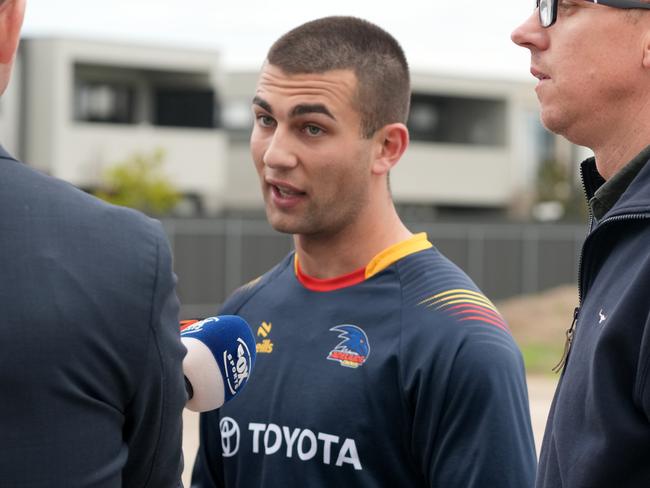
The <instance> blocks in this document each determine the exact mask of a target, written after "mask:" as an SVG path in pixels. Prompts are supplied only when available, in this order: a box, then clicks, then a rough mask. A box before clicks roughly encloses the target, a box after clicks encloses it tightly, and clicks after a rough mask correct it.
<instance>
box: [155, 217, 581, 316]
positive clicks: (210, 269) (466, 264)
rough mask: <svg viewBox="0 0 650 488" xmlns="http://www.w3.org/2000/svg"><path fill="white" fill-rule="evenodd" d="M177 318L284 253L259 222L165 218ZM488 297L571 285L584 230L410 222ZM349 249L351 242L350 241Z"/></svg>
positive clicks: (209, 309)
mask: <svg viewBox="0 0 650 488" xmlns="http://www.w3.org/2000/svg"><path fill="white" fill-rule="evenodd" d="M163 224H164V226H165V229H166V230H167V233H168V235H169V238H170V241H171V243H172V248H173V251H174V260H175V263H174V267H175V270H176V274H177V275H178V278H179V282H178V294H179V297H180V300H181V303H182V304H183V306H182V311H181V313H182V316H183V317H199V316H207V315H214V314H215V313H216V311H217V309H218V306H219V304H220V303H222V302H223V300H224V299H225V298H226V297H227V296H228V295H229V294H230V293H231V292H232V291H233V290H234V289H235V288H237V287H238V286H240V285H241V284H243V283H246V282H248V281H249V280H251V279H253V278H256V277H257V276H259V275H261V274H262V273H264V272H265V271H267V270H268V269H270V268H271V267H272V266H273V265H274V264H275V263H277V262H278V261H279V260H280V259H282V258H283V257H284V256H285V255H286V254H287V253H288V252H289V251H290V250H291V248H292V240H291V238H290V236H287V235H284V234H280V233H278V232H275V231H274V230H273V229H272V228H271V227H270V226H269V225H268V224H267V223H266V222H265V221H252V220H234V219H223V220H220V219H200V220H194V219H178V220H173V219H167V220H164V221H163ZM407 225H408V227H409V228H410V229H411V230H412V231H414V232H416V231H417V232H421V231H424V232H427V233H428V235H429V240H431V241H432V242H433V244H434V245H435V246H436V248H438V249H439V250H440V251H441V252H442V253H443V254H445V255H446V256H447V257H448V258H450V259H451V260H452V261H454V262H455V263H456V264H458V265H459V266H460V267H461V268H462V269H464V270H465V271H466V272H467V274H469V276H471V277H472V279H473V280H474V281H475V282H476V283H477V285H478V286H479V287H480V288H481V289H482V290H483V291H484V292H485V293H486V295H488V296H489V297H490V298H491V299H493V300H499V299H503V298H508V297H511V296H514V295H519V294H522V293H533V292H537V291H541V290H544V289H547V288H550V287H553V286H556V285H560V284H565V283H574V282H575V281H576V277H577V268H578V259H579V254H580V248H581V246H582V242H583V240H584V237H585V230H586V227H585V226H584V225H564V224H509V223H498V224H492V223H485V222H481V223H477V222H471V223H470V222H468V223H421V222H410V223H408V224H407ZM351 245H353V244H351Z"/></svg>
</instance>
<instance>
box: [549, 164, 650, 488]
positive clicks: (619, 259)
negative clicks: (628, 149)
mask: <svg viewBox="0 0 650 488" xmlns="http://www.w3.org/2000/svg"><path fill="white" fill-rule="evenodd" d="M582 175H583V181H584V183H585V189H586V192H587V196H588V197H589V198H591V197H592V196H593V194H594V192H595V191H596V189H597V188H598V187H599V186H600V185H602V184H603V182H604V180H603V179H602V178H601V177H600V175H598V173H597V171H596V167H595V163H594V161H593V159H590V160H587V161H585V163H583V166H582ZM579 287H580V308H579V310H578V314H577V321H576V323H575V329H574V334H573V344H572V347H571V350H570V353H569V358H568V362H567V365H566V368H565V371H564V373H563V375H562V378H561V380H560V384H559V385H558V388H557V391H556V393H555V398H554V400H553V405H552V406H551V412H550V415H549V420H548V424H547V426H546V434H545V436H544V442H543V445H542V453H541V457H540V465H539V471H538V477H537V487H538V488H559V487H570V488H613V487H625V488H635V487H639V488H640V487H643V488H647V487H649V486H650V384H649V379H648V369H649V368H650V163H646V164H645V166H644V167H643V168H642V169H641V170H640V172H639V174H638V175H637V176H636V177H635V178H634V180H633V181H632V182H631V183H630V185H629V186H628V188H627V190H626V191H625V192H624V193H623V194H622V196H621V197H620V198H619V200H618V201H617V202H616V204H615V205H614V206H613V207H612V208H611V209H610V210H609V211H608V212H607V213H606V214H605V215H604V216H603V218H602V219H600V220H599V221H598V222H596V223H594V224H593V227H592V229H591V231H590V232H589V235H588V236H587V239H586V240H585V243H584V246H583V251H582V257H581V265H580V281H579Z"/></svg>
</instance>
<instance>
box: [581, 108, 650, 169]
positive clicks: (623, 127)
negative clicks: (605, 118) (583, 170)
mask: <svg viewBox="0 0 650 488" xmlns="http://www.w3.org/2000/svg"><path fill="white" fill-rule="evenodd" d="M648 110H650V99H647V100H645V101H644V102H641V103H638V104H637V105H636V107H635V109H634V111H633V113H632V116H631V117H627V118H626V120H627V121H628V122H621V123H617V124H611V125H610V126H609V128H608V130H607V131H606V133H607V134H608V136H607V137H605V138H602V139H599V140H595V141H594V143H593V144H590V145H589V146H588V147H590V148H591V149H592V150H593V152H594V156H595V157H596V167H597V168H598V172H599V173H600V175H601V176H602V177H603V178H605V180H609V179H610V178H611V177H612V176H614V175H615V174H616V173H618V171H620V169H621V168H622V167H623V166H625V165H626V164H627V163H629V162H630V161H631V160H632V159H634V157H635V156H636V155H637V154H639V153H640V152H641V151H642V150H643V149H644V148H645V147H647V146H648V144H650V120H647V115H646V114H648V113H649V112H648ZM630 121H631V122H630Z"/></svg>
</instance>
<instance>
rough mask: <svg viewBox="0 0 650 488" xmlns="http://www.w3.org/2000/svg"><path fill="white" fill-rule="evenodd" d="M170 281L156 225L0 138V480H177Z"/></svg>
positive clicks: (10, 483) (178, 399) (54, 487)
mask: <svg viewBox="0 0 650 488" xmlns="http://www.w3.org/2000/svg"><path fill="white" fill-rule="evenodd" d="M175 283H176V277H175V275H174V274H173V271H172V260H171V253H170V249H169V245H168V242H167V239H166V237H165V235H164V233H163V230H162V227H161V225H160V223H158V222H156V221H154V220H152V219H149V218H147V217H145V216H144V215H142V214H140V213H139V212H136V211H133V210H129V209H125V208H120V207H115V206H112V205H108V204H106V203H104V202H101V201H99V200H98V199H96V198H94V197H91V196H89V195H87V194H85V193H83V192H81V191H79V190H77V189H76V188H74V187H72V186H71V185H69V184H67V183H65V182H62V181H60V180H57V179H54V178H51V177H48V176H45V175H43V174H41V173H39V172H37V171H34V170H33V169H30V168H29V167H27V166H25V165H23V164H21V163H20V162H18V161H16V160H15V159H14V158H12V157H11V156H10V155H9V154H7V152H6V151H5V150H4V149H2V148H1V147H0V486H2V487H5V486H6V487H11V488H20V487H30V488H41V487H42V488H46V487H47V488H74V487H97V488H117V487H124V488H126V487H152V488H166V487H176V486H179V485H181V482H180V475H181V471H182V452H181V427H182V410H183V406H184V404H185V387H184V381H183V373H182V359H183V356H184V354H185V348H184V347H183V345H182V344H181V342H180V338H179V328H178V310H179V304H178V299H177V297H176V293H175Z"/></svg>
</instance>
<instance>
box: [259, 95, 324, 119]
mask: <svg viewBox="0 0 650 488" xmlns="http://www.w3.org/2000/svg"><path fill="white" fill-rule="evenodd" d="M253 105H258V106H259V107H261V108H263V109H264V110H266V111H267V112H268V113H270V114H271V115H273V109H272V108H271V104H270V103H269V102H267V101H266V100H264V99H263V98H260V97H258V96H256V97H254V98H253ZM307 114H323V115H326V116H327V117H329V118H330V119H332V120H336V117H334V115H333V114H332V112H330V111H329V109H328V108H327V107H326V106H325V105H323V104H322V103H313V104H300V105H296V106H295V107H293V108H292V109H291V112H290V113H289V116H290V117H299V116H301V115H307Z"/></svg>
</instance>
